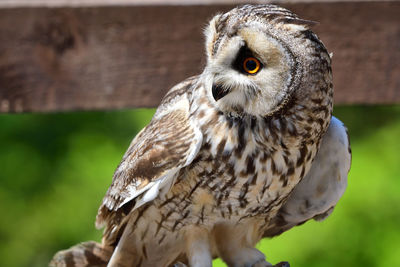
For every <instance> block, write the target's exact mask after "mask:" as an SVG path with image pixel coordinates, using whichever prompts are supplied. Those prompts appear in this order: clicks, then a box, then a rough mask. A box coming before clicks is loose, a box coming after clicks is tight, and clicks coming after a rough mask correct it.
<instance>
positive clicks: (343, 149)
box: [264, 117, 351, 236]
mask: <svg viewBox="0 0 400 267" xmlns="http://www.w3.org/2000/svg"><path fill="white" fill-rule="evenodd" d="M350 164H351V150H350V143H349V139H348V134H347V130H346V127H345V126H344V125H343V123H342V122H341V121H340V120H338V119H337V118H335V117H332V119H331V123H330V125H329V128H328V130H327V132H326V133H325V135H324V136H323V138H322V142H321V146H320V148H319V151H318V153H317V155H316V157H315V159H314V162H313V164H312V166H311V169H310V171H309V172H308V173H307V175H306V176H305V177H304V178H303V180H301V182H300V183H299V184H298V185H297V186H296V187H295V189H294V190H293V192H292V193H291V195H290V196H289V198H288V200H287V201H286V203H285V204H284V205H283V206H282V207H281V209H280V210H279V212H278V215H277V216H276V217H275V218H274V220H273V221H272V223H271V226H270V227H269V228H268V230H267V231H266V233H265V234H264V236H274V235H276V234H280V233H282V232H284V231H286V230H289V229H290V228H292V227H293V226H296V225H298V224H301V223H304V222H305V221H307V220H310V219H315V220H322V219H325V218H326V217H327V216H329V215H330V213H331V212H332V211H333V209H334V207H335V206H336V203H337V202H338V201H339V199H340V198H341V197H342V195H343V193H344V191H345V189H346V187H347V174H348V172H349V170H350Z"/></svg>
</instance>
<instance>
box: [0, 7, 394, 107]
mask: <svg viewBox="0 0 400 267" xmlns="http://www.w3.org/2000/svg"><path fill="white" fill-rule="evenodd" d="M93 1H94V2H95V3H96V1H95V0H93ZM120 1H121V2H120V3H122V4H124V3H123V2H124V1H123V0H120ZM40 2H41V3H42V5H40ZM59 2H60V1H56V2H54V1H53V3H59ZM61 2H62V1H61ZM89 2H91V0H86V1H79V3H80V5H78V7H77V6H75V7H73V8H72V7H54V6H51V7H46V6H44V5H43V3H50V1H39V0H36V1H32V2H31V3H33V4H34V3H37V4H38V6H35V7H31V6H28V7H27V4H26V3H27V1H25V2H24V1H22V0H18V1H16V2H15V3H14V7H13V8H9V5H10V3H11V1H5V2H4V3H3V4H0V112H54V111H68V110H100V109H102V110H104V109H121V108H133V107H154V106H156V105H157V104H158V103H159V101H160V99H161V97H162V96H163V95H164V94H165V92H166V91H167V90H168V89H169V88H170V87H171V86H173V85H174V84H176V83H179V82H180V81H182V80H183V79H185V78H186V77H189V76H191V75H195V74H198V73H200V72H201V70H202V68H203V67H204V64H205V56H204V48H203V46H204V44H203V43H204V38H203V34H202V29H203V28H204V26H205V25H206V23H207V21H208V20H209V19H210V18H211V17H212V16H213V15H214V14H216V13H217V12H223V11H227V10H229V9H231V8H232V7H233V6H234V5H231V4H230V5H223V4H219V5H210V4H207V5H185V6H182V5H180V6H174V5H170V4H171V3H172V4H174V3H175V2H177V1H164V2H163V3H167V4H164V5H151V4H148V5H126V6H114V5H113V6H90V5H89V6H87V5H85V3H86V4H88V3H89ZM97 2H107V1H106V0H97ZM178 2H179V1H178ZM197 2H198V1H197ZM239 2H242V1H239ZM7 3H8V5H7ZM64 3H65V1H64ZM71 3H77V1H72V2H71ZM113 3H115V2H113ZM140 3H142V4H143V3H145V2H139V3H138V2H135V4H140ZM152 3H154V2H152ZM18 4H19V5H18ZM15 5H17V6H15ZM282 5H283V6H285V7H287V8H289V9H290V10H292V11H294V12H295V13H297V14H298V15H299V16H301V17H302V18H306V19H311V20H315V21H319V22H320V24H319V25H318V26H316V27H315V29H314V30H315V31H316V32H317V33H318V34H319V36H320V37H321V39H322V40H323V41H324V43H325V45H326V46H327V48H328V50H329V51H331V52H333V54H334V56H333V71H334V85H335V102H336V103H340V104H355V103H363V104H389V103H399V102H400V79H399V73H400V64H399V62H400V34H399V33H400V16H399V14H400V2H397V1H386V2H352V1H351V2H323V3H322V2H321V3H304V2H301V1H299V2H294V3H283V4H282Z"/></svg>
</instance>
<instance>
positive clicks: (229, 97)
mask: <svg viewBox="0 0 400 267" xmlns="http://www.w3.org/2000/svg"><path fill="white" fill-rule="evenodd" d="M313 24H314V23H313V22H311V21H308V20H303V19H301V18H299V17H298V16H297V15H295V14H293V13H292V12H290V11H288V10H286V9H284V8H281V7H278V6H275V5H244V6H241V7H238V8H235V9H233V10H231V11H229V12H227V13H225V14H219V15H216V16H215V17H214V18H213V19H212V20H211V21H210V23H209V25H208V27H207V29H206V30H205V36H206V45H205V46H206V54H207V63H206V66H205V68H204V71H203V72H202V73H201V74H200V75H198V76H194V77H191V78H188V79H187V80H185V81H183V82H181V83H180V84H178V85H176V86H175V87H173V88H172V89H171V90H170V91H169V92H168V93H167V94H166V96H165V97H164V98H163V100H162V102H161V104H160V106H159V107H158V109H157V111H156V113H155V115H154V117H153V119H152V120H151V122H150V123H149V124H148V125H147V126H146V127H145V128H144V129H143V130H142V131H141V132H139V134H138V135H137V136H136V137H135V138H134V139H133V141H132V143H131V144H130V146H129V148H128V150H127V152H126V153H125V155H124V156H123V159H122V161H121V163H120V165H119V166H118V168H117V170H116V171H115V174H114V177H113V180H112V183H111V186H110V187H109V189H108V191H107V193H106V195H105V197H104V200H103V202H102V204H101V206H100V208H99V211H98V215H97V218H96V226H97V227H98V228H101V227H104V228H105V229H104V233H103V238H102V242H101V244H99V243H95V242H85V243H82V244H79V245H77V246H75V247H72V248H71V249H69V250H66V251H61V252H59V253H57V254H56V256H55V257H54V258H53V260H52V262H51V264H52V265H53V266H127V267H128V266H129V267H132V266H174V265H175V266H185V265H189V266H194V267H208V266H212V260H213V259H214V258H217V257H220V258H221V259H222V260H223V261H225V262H226V264H227V265H228V266H237V267H241V266H243V267H244V266H254V267H256V266H272V264H270V263H268V262H267V261H266V258H265V256H264V254H263V253H261V252H260V251H259V250H257V249H256V248H255V247H254V246H255V244H256V243H257V242H258V241H260V240H261V239H262V238H263V237H273V236H276V235H279V234H281V233H282V232H284V231H287V230H288V229H290V228H292V227H293V226H296V225H299V224H302V223H304V222H306V221H307V220H311V219H316V220H321V219H323V218H325V217H327V216H328V215H329V214H330V213H331V212H332V210H333V208H334V207H335V205H336V203H337V202H338V200H339V198H340V197H341V196H342V194H343V193H344V190H345V188H346V185H347V173H348V171H349V168H350V160H351V152H350V148H349V141H348V135H347V132H346V128H345V127H344V125H343V124H342V123H341V122H340V121H339V120H338V119H336V118H334V117H332V115H331V114H332V96H333V86H332V73H331V58H330V56H329V54H328V52H327V50H326V48H325V47H324V45H323V44H322V42H321V41H320V40H319V39H318V37H317V36H316V35H315V34H314V33H313V32H312V31H311V29H310V28H311V27H312V26H313ZM278 265H279V266H288V263H285V262H281V263H278ZM278 265H277V266H278Z"/></svg>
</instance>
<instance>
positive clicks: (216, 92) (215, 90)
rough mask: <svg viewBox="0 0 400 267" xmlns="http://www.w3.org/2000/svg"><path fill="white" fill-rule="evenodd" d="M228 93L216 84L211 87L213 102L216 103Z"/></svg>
mask: <svg viewBox="0 0 400 267" xmlns="http://www.w3.org/2000/svg"><path fill="white" fill-rule="evenodd" d="M229 91H230V90H229V89H226V88H224V87H222V86H221V85H218V84H213V86H212V95H213V97H214V99H215V101H218V100H220V99H221V98H223V97H224V96H226V95H227V94H228V93H229Z"/></svg>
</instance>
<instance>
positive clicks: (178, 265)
mask: <svg viewBox="0 0 400 267" xmlns="http://www.w3.org/2000/svg"><path fill="white" fill-rule="evenodd" d="M172 267H187V265H186V264H184V263H182V262H179V261H178V262H177V263H175V264H174V265H172Z"/></svg>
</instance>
